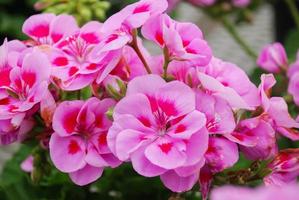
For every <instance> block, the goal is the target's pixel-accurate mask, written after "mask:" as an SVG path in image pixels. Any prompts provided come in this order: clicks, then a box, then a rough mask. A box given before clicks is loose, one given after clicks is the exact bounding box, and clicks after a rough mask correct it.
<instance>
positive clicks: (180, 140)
mask: <svg viewBox="0 0 299 200" xmlns="http://www.w3.org/2000/svg"><path fill="white" fill-rule="evenodd" d="M113 118H114V123H113V126H112V127H111V128H110V130H109V133H108V144H109V147H110V148H111V150H112V152H113V153H114V154H115V155H117V157H118V158H119V159H120V160H122V161H126V160H130V161H131V162H132V164H133V168H134V169H135V171H137V172H138V173H139V174H141V175H143V176H146V177H152V176H158V175H161V180H162V181H163V182H164V184H165V185H166V186H167V187H168V188H170V189H171V190H173V191H185V190H188V189H190V188H191V187H192V186H193V185H194V184H195V182H196V178H197V177H198V174H195V173H194V172H193V171H192V170H191V168H192V169H193V170H194V169H196V170H199V169H200V167H201V166H202V165H203V154H204V153H205V151H206V149H207V145H208V141H207V140H208V135H207V131H206V130H205V128H204V125H205V122H206V118H205V116H204V115H203V114H202V113H201V112H199V111H196V110H195V94H194V92H193V91H192V90H191V89H190V88H189V87H188V86H187V85H185V84H183V83H181V82H178V81H173V82H170V83H166V82H165V81H164V80H163V79H162V78H160V77H159V76H157V75H146V76H140V77H138V78H135V79H133V80H132V81H130V82H129V85H128V90H127V96H126V97H125V98H123V99H122V100H121V101H120V102H119V103H118V104H117V105H116V107H115V109H114V114H113ZM180 179H183V180H181V181H180V182H181V183H182V184H181V185H180V184H177V182H176V181H179V180H180ZM183 183H185V184H183Z"/></svg>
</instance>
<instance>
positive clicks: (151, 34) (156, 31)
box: [141, 15, 171, 47]
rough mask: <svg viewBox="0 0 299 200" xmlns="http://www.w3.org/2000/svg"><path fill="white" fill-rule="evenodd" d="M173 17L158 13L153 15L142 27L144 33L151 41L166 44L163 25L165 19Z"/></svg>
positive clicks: (161, 44)
mask: <svg viewBox="0 0 299 200" xmlns="http://www.w3.org/2000/svg"><path fill="white" fill-rule="evenodd" d="M166 20H168V21H170V20H171V19H170V18H169V17H168V16H167V15H157V16H153V17H151V18H150V19H149V20H148V21H147V22H146V23H145V24H144V25H143V26H142V29H141V33H142V35H143V36H144V37H145V38H146V39H148V40H151V41H154V42H156V44H158V45H160V47H163V46H164V42H165V41H164V38H163V37H164V36H163V26H164V21H166Z"/></svg>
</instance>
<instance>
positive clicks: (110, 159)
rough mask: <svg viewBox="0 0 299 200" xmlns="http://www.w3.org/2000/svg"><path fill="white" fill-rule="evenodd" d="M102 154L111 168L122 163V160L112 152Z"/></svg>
mask: <svg viewBox="0 0 299 200" xmlns="http://www.w3.org/2000/svg"><path fill="white" fill-rule="evenodd" d="M101 156H102V158H103V159H104V160H105V161H106V162H107V163H108V165H109V166H110V167H111V168H116V167H118V166H119V165H120V164H121V163H122V161H120V160H119V159H118V158H116V157H115V156H114V155H113V154H112V153H108V154H102V155H101Z"/></svg>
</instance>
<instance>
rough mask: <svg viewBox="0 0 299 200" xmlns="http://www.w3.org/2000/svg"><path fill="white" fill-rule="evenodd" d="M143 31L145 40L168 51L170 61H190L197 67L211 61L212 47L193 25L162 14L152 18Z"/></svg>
mask: <svg viewBox="0 0 299 200" xmlns="http://www.w3.org/2000/svg"><path fill="white" fill-rule="evenodd" d="M141 30H142V35H143V36H144V37H145V38H147V39H149V40H151V41H154V42H155V43H156V44H157V45H159V46H160V47H161V48H164V49H165V48H166V49H167V51H168V54H169V56H170V60H180V61H189V62H192V63H193V65H195V66H204V65H207V64H208V63H209V62H210V60H211V56H212V51H211V49H210V47H209V46H208V44H207V42H206V41H205V40H204V39H203V34H202V32H201V30H200V29H199V28H198V27H197V26H196V25H194V24H192V23H183V22H177V21H174V20H172V19H171V18H170V17H169V16H168V15H166V14H161V15H156V16H153V17H151V18H150V19H149V20H148V21H147V22H146V23H145V24H144V26H143V27H142V29H141Z"/></svg>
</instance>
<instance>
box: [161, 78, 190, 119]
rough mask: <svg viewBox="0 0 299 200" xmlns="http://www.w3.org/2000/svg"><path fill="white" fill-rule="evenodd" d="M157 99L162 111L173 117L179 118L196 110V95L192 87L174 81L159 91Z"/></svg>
mask: <svg viewBox="0 0 299 200" xmlns="http://www.w3.org/2000/svg"><path fill="white" fill-rule="evenodd" d="M156 99H157V103H158V105H159V107H160V108H161V109H162V111H163V112H164V113H165V114H166V115H168V116H172V117H179V116H182V115H185V114H187V113H190V112H191V111H193V110H195V94H194V92H193V91H192V90H191V88H190V87H188V86H187V85H185V84H184V83H182V82H179V81H172V82H169V83H167V84H166V85H164V86H163V87H161V88H160V89H158V91H157V93H156Z"/></svg>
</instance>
